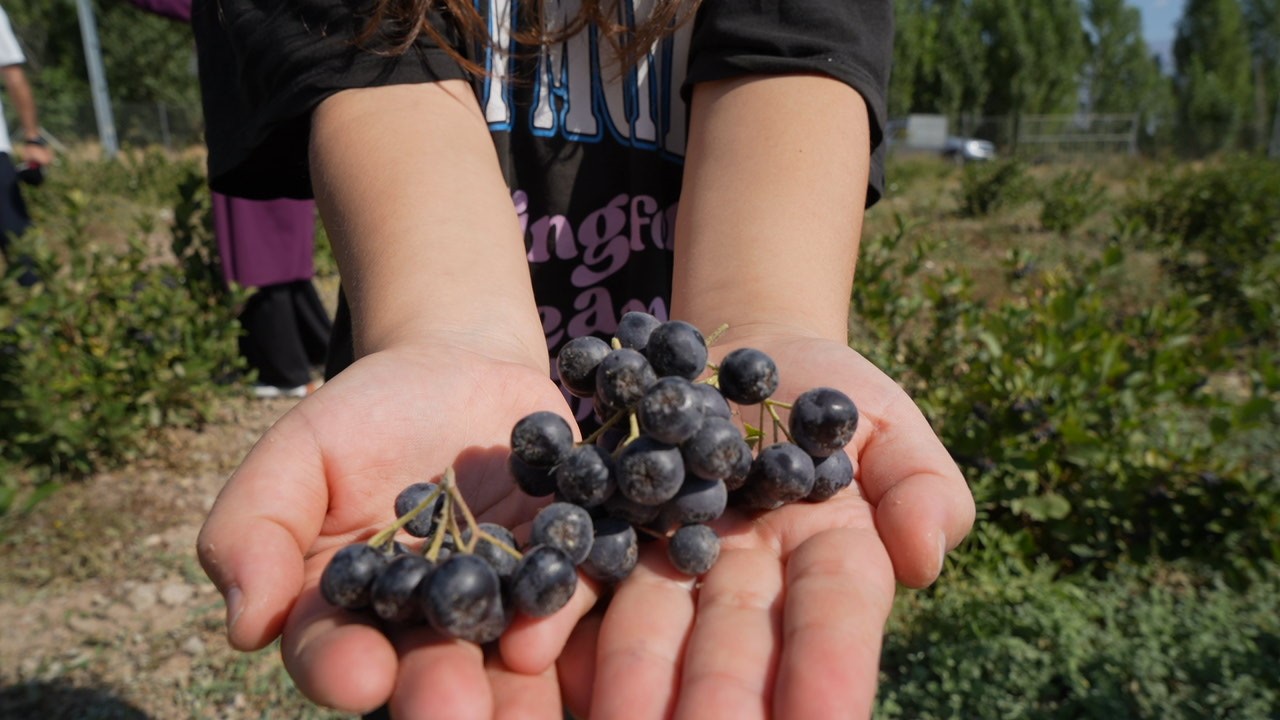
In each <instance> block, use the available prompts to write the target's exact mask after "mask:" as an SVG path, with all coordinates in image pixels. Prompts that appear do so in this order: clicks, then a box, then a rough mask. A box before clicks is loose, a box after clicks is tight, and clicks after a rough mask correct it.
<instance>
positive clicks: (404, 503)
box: [396, 482, 444, 538]
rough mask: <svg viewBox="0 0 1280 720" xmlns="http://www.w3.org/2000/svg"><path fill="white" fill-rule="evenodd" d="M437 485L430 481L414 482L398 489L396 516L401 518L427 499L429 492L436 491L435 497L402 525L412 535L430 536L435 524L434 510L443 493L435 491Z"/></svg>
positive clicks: (438, 506) (438, 505) (437, 487)
mask: <svg viewBox="0 0 1280 720" xmlns="http://www.w3.org/2000/svg"><path fill="white" fill-rule="evenodd" d="M439 487H440V486H439V485H436V484H435V483H431V482H420V483H414V484H412V485H410V486H408V487H406V488H405V489H403V490H401V491H400V494H399V495H396V517H397V518H402V517H404V516H405V515H407V514H408V513H409V511H410V510H413V509H414V508H416V507H417V506H418V505H420V504H421V503H422V501H423V500H426V499H427V496H428V495H430V494H431V493H433V492H434V493H436V497H435V499H434V500H432V501H431V504H430V505H429V506H427V507H426V508H424V509H423V510H422V512H420V513H418V514H417V515H415V516H413V519H412V520H410V521H409V522H408V523H407V524H405V526H404V531H405V532H407V533H409V534H410V535H412V536H414V537H420V538H424V537H430V536H431V531H432V530H433V529H434V528H435V524H436V511H437V510H439V509H440V502H441V500H443V499H444V493H441V492H437V490H438V489H439Z"/></svg>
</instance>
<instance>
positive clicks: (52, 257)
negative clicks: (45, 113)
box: [0, 171, 241, 511]
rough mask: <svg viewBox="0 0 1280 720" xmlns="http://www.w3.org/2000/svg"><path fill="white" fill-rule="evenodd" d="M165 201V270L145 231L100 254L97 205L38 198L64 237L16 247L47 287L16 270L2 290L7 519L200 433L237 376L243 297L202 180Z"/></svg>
mask: <svg viewBox="0 0 1280 720" xmlns="http://www.w3.org/2000/svg"><path fill="white" fill-rule="evenodd" d="M171 192H174V193H175V194H176V198H177V200H176V205H175V209H174V224H173V231H172V238H173V242H172V246H171V248H169V249H170V250H171V254H169V255H168V256H167V257H165V256H164V254H158V253H157V252H156V249H155V248H154V247H151V246H149V245H148V244H147V242H146V241H145V240H144V239H143V236H145V235H146V234H147V233H146V232H143V233H140V234H138V235H136V236H135V237H134V238H133V239H132V240H130V241H129V243H128V245H127V247H125V248H124V249H119V248H113V247H107V246H104V245H101V244H98V243H96V242H95V241H94V240H93V239H92V237H91V235H92V233H91V231H90V229H89V225H90V223H91V222H92V221H93V220H94V219H95V218H96V213H97V208H96V206H95V203H94V200H95V199H96V200H101V199H102V198H101V196H92V197H91V196H89V195H87V194H86V193H85V192H83V191H78V192H64V193H61V194H57V195H53V196H44V198H45V199H44V200H43V201H44V202H50V203H51V202H53V201H54V199H57V200H58V201H59V203H60V204H59V205H55V206H51V207H49V208H46V210H47V211H48V210H52V211H55V212H56V213H57V215H58V218H59V221H60V223H59V224H58V226H59V227H60V228H61V230H60V233H61V236H60V237H51V236H49V235H48V234H47V232H43V231H40V230H37V231H33V232H31V233H28V234H27V235H26V236H25V237H24V238H22V239H21V240H20V241H19V242H17V243H15V246H14V248H13V254H14V255H15V256H23V255H25V256H26V257H28V258H29V259H30V261H31V263H33V264H34V270H35V272H36V275H37V276H38V277H39V278H40V282H39V283H37V284H35V285H33V286H30V287H26V286H24V285H22V284H20V283H19V282H18V281H17V280H18V277H17V276H18V275H19V274H20V273H21V272H23V271H24V270H25V269H27V268H25V267H24V266H23V265H20V264H17V263H15V265H14V266H13V267H11V268H9V276H8V277H6V278H3V280H0V466H5V465H7V466H8V467H9V472H5V473H2V475H3V478H4V480H3V483H0V511H3V510H5V509H7V508H8V507H9V505H10V504H11V503H12V502H13V501H14V499H15V497H16V496H17V495H18V494H19V493H20V491H22V490H23V489H24V488H23V487H22V485H24V484H25V485H27V488H25V489H30V485H31V484H32V483H51V482H55V481H59V480H62V479H65V478H68V477H75V476H78V475H81V474H84V473H88V472H91V471H93V470H95V469H97V468H100V467H104V466H110V465H113V464H115V463H118V462H120V461H122V460H125V459H128V458H130V457H133V456H134V455H136V454H137V453H139V452H142V451H147V450H151V449H154V443H155V442H156V441H157V440H158V439H159V438H160V437H161V431H162V430H164V429H165V428H168V427H174V426H184V425H192V424H199V423H201V422H203V421H204V420H205V419H206V418H207V417H208V416H209V413H210V412H211V410H212V408H213V403H214V401H215V400H216V398H218V397H219V396H220V395H221V394H222V393H224V392H225V391H226V389H227V388H228V385H227V380H228V379H229V378H230V377H231V376H232V375H233V374H235V373H236V372H238V371H239V370H240V363H241V361H240V359H239V355H238V350H237V336H238V333H239V326H238V324H237V323H236V321H235V313H234V305H235V303H236V302H237V300H238V298H237V297H236V296H235V295H233V294H232V293H230V292H229V291H227V290H226V289H225V288H224V287H223V285H222V280H221V276H220V270H219V268H218V266H217V253H216V249H215V248H214V245H213V239H212V231H211V228H210V226H209V202H208V194H207V192H206V191H204V181H203V178H202V177H201V176H200V175H199V174H198V173H195V172H194V171H193V172H190V173H188V174H187V175H186V177H185V179H183V180H181V181H180V182H177V183H176V184H175V186H174V188H173V189H172V190H171ZM142 229H143V230H149V229H154V228H147V227H144V228H142ZM2 469H3V468H2V467H0V470H2ZM18 469H25V472H24V475H25V476H26V477H27V480H26V481H25V483H23V482H20V481H18V480H17V477H18V475H17V473H16V470H18Z"/></svg>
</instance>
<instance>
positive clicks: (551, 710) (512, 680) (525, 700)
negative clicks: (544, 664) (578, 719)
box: [485, 652, 564, 720]
mask: <svg viewBox="0 0 1280 720" xmlns="http://www.w3.org/2000/svg"><path fill="white" fill-rule="evenodd" d="M485 667H486V669H487V670H488V673H489V687H490V688H491V690H492V693H493V717H494V720H506V719H507V718H513V719H514V718H519V719H520V720H539V719H541V720H563V719H564V709H563V705H562V703H561V701H560V688H559V687H558V685H557V684H556V668H555V667H554V666H553V667H548V668H547V669H546V670H545V671H543V672H542V673H541V674H538V675H528V674H525V673H520V672H513V671H512V670H511V669H510V668H508V667H507V666H506V665H505V664H504V663H503V662H502V656H501V655H500V654H498V653H496V652H490V653H489V654H488V662H487V663H486V666H485Z"/></svg>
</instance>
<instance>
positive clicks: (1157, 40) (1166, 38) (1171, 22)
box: [1129, 0, 1184, 58]
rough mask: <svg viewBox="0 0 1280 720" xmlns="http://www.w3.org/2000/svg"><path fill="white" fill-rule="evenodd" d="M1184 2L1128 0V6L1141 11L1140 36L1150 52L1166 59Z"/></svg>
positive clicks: (1173, 0)
mask: <svg viewBox="0 0 1280 720" xmlns="http://www.w3.org/2000/svg"><path fill="white" fill-rule="evenodd" d="M1183 2H1184V0H1129V4H1130V5H1133V6H1134V7H1136V8H1138V10H1140V11H1142V36H1143V38H1145V39H1146V41H1147V45H1148V46H1149V47H1150V48H1151V49H1152V51H1154V52H1156V53H1159V54H1160V55H1161V56H1164V57H1165V58H1168V57H1169V56H1170V54H1171V52H1170V51H1171V49H1172V48H1173V37H1174V35H1175V34H1176V33H1177V30H1176V27H1177V24H1178V18H1180V17H1182V4H1183Z"/></svg>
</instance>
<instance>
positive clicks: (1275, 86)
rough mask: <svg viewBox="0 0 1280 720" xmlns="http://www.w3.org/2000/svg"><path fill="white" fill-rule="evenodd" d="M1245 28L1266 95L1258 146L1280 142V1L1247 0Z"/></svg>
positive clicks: (1263, 100) (1261, 103)
mask: <svg viewBox="0 0 1280 720" xmlns="http://www.w3.org/2000/svg"><path fill="white" fill-rule="evenodd" d="M1244 18H1245V27H1246V28H1247V29H1248V32H1249V39H1250V45H1251V46H1252V47H1253V53H1254V57H1255V58H1256V59H1257V61H1258V63H1259V65H1258V69H1259V70H1261V72H1262V80H1263V84H1262V91H1263V95H1264V96H1263V97H1261V98H1258V102H1257V103H1256V105H1260V106H1261V107H1262V108H1263V116H1262V117H1259V118H1257V124H1258V125H1259V126H1260V128H1261V129H1262V137H1260V138H1258V141H1259V142H1257V143H1256V146H1257V147H1262V148H1265V147H1266V146H1267V145H1268V144H1276V143H1280V137H1277V135H1280V117H1277V116H1276V115H1277V112H1278V111H1280V0H1244Z"/></svg>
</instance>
